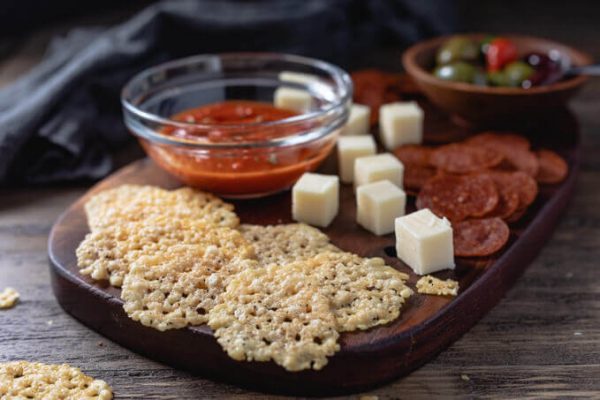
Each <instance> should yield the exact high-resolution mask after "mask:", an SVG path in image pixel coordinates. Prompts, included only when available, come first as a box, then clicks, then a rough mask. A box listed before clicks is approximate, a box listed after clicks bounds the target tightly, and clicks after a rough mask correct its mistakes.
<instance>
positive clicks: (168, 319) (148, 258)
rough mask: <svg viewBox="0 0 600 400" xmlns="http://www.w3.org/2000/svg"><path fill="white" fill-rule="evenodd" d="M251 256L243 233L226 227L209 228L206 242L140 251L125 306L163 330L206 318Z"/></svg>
mask: <svg viewBox="0 0 600 400" xmlns="http://www.w3.org/2000/svg"><path fill="white" fill-rule="evenodd" d="M230 246H235V247H236V251H235V252H233V253H232V252H231V251H230V250H231V249H230ZM252 256H253V249H252V247H251V246H249V245H248V244H247V242H246V241H245V240H244V239H243V237H242V236H241V234H240V233H239V232H238V231H236V230H233V229H228V228H219V229H214V230H212V231H209V232H208V233H207V235H206V236H205V238H204V243H202V244H180V245H175V246H172V247H169V248H167V249H165V250H163V251H161V252H157V253H155V254H152V255H144V256H141V257H139V258H138V259H137V260H135V261H134V262H133V264H132V265H131V268H130V271H129V273H128V274H127V275H126V276H125V279H124V281H123V288H122V291H121V298H122V299H123V300H124V302H125V303H124V304H123V308H124V309H125V312H127V314H128V315H129V316H130V317H131V318H132V319H134V320H136V321H140V322H141V323H142V324H143V325H146V326H150V327H153V328H155V329H158V330H161V331H164V330H167V329H177V328H183V327H185V326H188V325H200V324H203V323H205V322H206V321H207V320H208V312H209V311H210V310H211V309H212V308H213V307H214V306H215V305H216V304H218V303H219V302H220V296H221V294H222V292H223V291H224V290H225V287H226V286H227V284H228V282H229V280H230V279H231V277H232V276H233V275H234V274H236V273H238V272H239V271H241V270H242V269H245V268H253V267H255V266H256V261H254V260H252V259H250V257H252Z"/></svg>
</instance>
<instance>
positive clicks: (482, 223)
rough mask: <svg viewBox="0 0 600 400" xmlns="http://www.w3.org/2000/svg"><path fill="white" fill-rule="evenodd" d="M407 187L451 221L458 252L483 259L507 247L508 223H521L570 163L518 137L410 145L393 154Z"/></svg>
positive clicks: (483, 135)
mask: <svg viewBox="0 0 600 400" xmlns="http://www.w3.org/2000/svg"><path fill="white" fill-rule="evenodd" d="M395 154H396V156H397V157H398V158H399V159H400V160H401V161H402V162H403V164H404V167H405V171H404V174H405V176H404V184H405V187H406V188H407V190H409V191H412V193H413V194H416V195H417V201H416V205H417V208H419V209H421V208H429V209H430V210H431V211H432V212H433V213H435V214H437V215H439V216H444V217H446V218H448V219H449V220H450V221H451V222H452V227H453V231H454V253H455V255H456V256H458V257H485V256H489V255H492V254H494V253H496V252H497V251H499V250H500V249H501V248H502V247H504V245H505V244H506V243H507V241H508V238H509V235H510V229H509V228H508V225H507V223H513V222H516V221H518V220H519V219H520V218H521V217H522V216H523V215H524V214H525V212H526V210H527V208H528V207H529V206H530V205H531V204H532V203H533V201H534V200H535V198H536V196H537V193H538V183H540V184H554V183H559V182H561V181H562V180H563V179H565V177H566V176H567V173H568V166H567V163H566V162H565V161H564V160H563V159H562V158H561V157H560V156H559V155H558V154H556V153H554V152H553V151H551V150H539V151H537V152H534V151H532V150H531V145H530V143H529V141H528V140H527V139H526V138H525V137H523V136H520V135H516V134H510V133H494V132H485V133H480V134H478V135H475V136H472V137H470V138H469V139H467V140H466V141H464V142H460V143H452V144H447V145H443V146H439V147H436V148H433V147H426V146H419V145H407V146H401V147H399V148H397V149H396V150H395Z"/></svg>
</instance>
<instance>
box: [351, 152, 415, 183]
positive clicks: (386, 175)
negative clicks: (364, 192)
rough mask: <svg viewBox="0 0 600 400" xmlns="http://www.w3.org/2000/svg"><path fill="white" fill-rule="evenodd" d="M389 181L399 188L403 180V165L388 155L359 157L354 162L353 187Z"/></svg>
mask: <svg viewBox="0 0 600 400" xmlns="http://www.w3.org/2000/svg"><path fill="white" fill-rule="evenodd" d="M384 179H387V180H389V181H390V182H392V183H393V184H394V185H396V186H398V187H399V188H401V187H402V182H403V179H404V165H402V163H401V162H400V160H398V159H397V158H396V157H394V156H393V155H392V154H390V153H383V154H377V155H374V156H366V157H359V158H357V159H356V160H355V161H354V186H355V187H358V186H360V185H364V184H365V183H371V182H377V181H382V180H384Z"/></svg>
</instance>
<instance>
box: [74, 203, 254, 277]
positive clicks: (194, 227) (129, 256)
mask: <svg viewBox="0 0 600 400" xmlns="http://www.w3.org/2000/svg"><path fill="white" fill-rule="evenodd" d="M219 235H221V236H219ZM211 241H212V243H211V244H215V245H217V246H218V247H219V248H220V249H221V250H223V251H226V252H228V253H229V254H230V255H233V254H236V253H238V252H243V251H246V252H249V251H251V249H250V248H249V247H248V246H247V244H246V243H245V242H244V241H243V238H241V236H240V235H239V234H238V233H237V232H236V231H233V230H231V229H227V228H217V227H215V226H212V225H209V224H208V225H207V224H206V223H205V221H202V220H194V219H191V218H188V217H170V216H164V215H150V216H149V217H148V218H147V219H145V220H143V221H135V222H127V221H125V222H121V223H115V224H112V225H107V226H101V227H98V228H96V229H95V230H93V231H92V232H90V233H88V234H87V235H86V237H85V239H84V240H83V242H81V244H80V245H79V247H78V248H77V251H76V254H77V265H78V266H79V268H80V269H81V273H82V274H84V275H89V276H91V277H92V278H93V279H95V280H105V279H108V280H109V281H110V284H111V285H113V286H117V287H120V286H121V285H122V284H123V278H124V277H125V274H127V272H128V271H129V267H130V265H131V264H132V263H133V262H134V261H136V260H137V259H138V258H139V257H141V256H144V255H154V254H160V253H166V252H168V251H169V249H170V248H171V247H173V246H175V245H177V244H197V245H202V244H206V243H210V242H211ZM240 245H241V246H242V247H241V248H238V246H240ZM247 256H251V255H250V254H247Z"/></svg>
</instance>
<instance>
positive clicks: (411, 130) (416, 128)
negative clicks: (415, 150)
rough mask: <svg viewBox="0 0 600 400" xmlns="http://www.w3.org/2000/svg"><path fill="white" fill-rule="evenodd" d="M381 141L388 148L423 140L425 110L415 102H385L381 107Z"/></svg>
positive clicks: (391, 148) (417, 142)
mask: <svg viewBox="0 0 600 400" xmlns="http://www.w3.org/2000/svg"><path fill="white" fill-rule="evenodd" d="M379 126H380V133H381V142H382V143H383V145H384V146H385V148H386V149H388V150H393V149H395V148H396V147H398V146H401V145H403V144H419V143H421V142H422V141H423V110H421V108H420V107H419V106H418V105H417V103H415V102H412V101H411V102H404V103H402V102H399V103H390V104H384V105H383V106H381V108H380V109H379Z"/></svg>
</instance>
